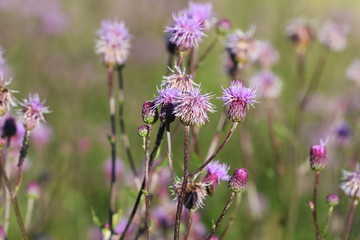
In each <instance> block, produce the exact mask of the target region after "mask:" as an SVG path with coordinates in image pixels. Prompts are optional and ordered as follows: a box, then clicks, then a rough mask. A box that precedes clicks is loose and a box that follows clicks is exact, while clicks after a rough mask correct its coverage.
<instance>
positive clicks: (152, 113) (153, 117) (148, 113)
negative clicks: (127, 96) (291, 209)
mask: <svg viewBox="0 0 360 240" xmlns="http://www.w3.org/2000/svg"><path fill="white" fill-rule="evenodd" d="M142 118H143V121H144V122H145V123H147V124H154V123H156V121H157V120H158V118H159V113H158V110H157V108H156V107H155V105H154V102H152V101H147V102H145V103H144V104H143V108H142Z"/></svg>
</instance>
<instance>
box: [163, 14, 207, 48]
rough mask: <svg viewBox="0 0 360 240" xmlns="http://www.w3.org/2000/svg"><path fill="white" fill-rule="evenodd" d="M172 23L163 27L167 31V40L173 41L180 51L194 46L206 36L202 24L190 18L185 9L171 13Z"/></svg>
mask: <svg viewBox="0 0 360 240" xmlns="http://www.w3.org/2000/svg"><path fill="white" fill-rule="evenodd" d="M173 19H174V24H173V25H172V26H170V27H166V28H165V32H168V33H169V34H170V35H169V37H170V38H169V40H170V42H172V43H175V44H176V46H177V47H178V49H179V50H180V51H186V50H188V49H190V48H193V47H196V46H197V45H198V44H199V42H200V41H201V40H202V37H204V36H206V35H205V33H204V30H205V28H204V26H203V25H202V24H201V23H200V22H199V21H197V20H196V19H194V18H190V17H189V16H188V14H187V12H186V11H181V12H179V13H178V14H173Z"/></svg>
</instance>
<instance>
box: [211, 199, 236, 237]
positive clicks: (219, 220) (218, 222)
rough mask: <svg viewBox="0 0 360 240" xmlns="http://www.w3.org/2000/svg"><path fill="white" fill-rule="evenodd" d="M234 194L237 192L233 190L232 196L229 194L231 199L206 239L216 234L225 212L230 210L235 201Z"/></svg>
mask: <svg viewBox="0 0 360 240" xmlns="http://www.w3.org/2000/svg"><path fill="white" fill-rule="evenodd" d="M234 196H235V193H234V192H231V193H230V196H229V199H228V201H227V203H226V205H225V207H224V209H223V210H222V212H221V214H220V217H219V218H218V220H217V221H216V223H215V225H214V226H212V228H211V232H210V233H209V235H208V236H207V238H206V240H210V239H211V238H212V236H213V235H214V234H215V231H216V229H217V228H218V227H219V225H220V223H221V221H222V220H223V219H224V217H225V214H226V213H227V211H228V210H229V208H230V206H231V204H232V202H233V199H234Z"/></svg>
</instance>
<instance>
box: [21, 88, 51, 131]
mask: <svg viewBox="0 0 360 240" xmlns="http://www.w3.org/2000/svg"><path fill="white" fill-rule="evenodd" d="M44 103H45V100H44V101H40V97H39V95H38V94H37V93H35V94H33V95H31V94H30V95H29V98H28V99H24V100H23V102H22V104H21V106H22V113H23V124H24V127H25V129H26V130H28V131H31V130H33V129H34V128H35V127H36V126H37V125H39V123H40V122H41V121H42V122H45V118H44V113H50V110H49V107H46V106H45V105H44Z"/></svg>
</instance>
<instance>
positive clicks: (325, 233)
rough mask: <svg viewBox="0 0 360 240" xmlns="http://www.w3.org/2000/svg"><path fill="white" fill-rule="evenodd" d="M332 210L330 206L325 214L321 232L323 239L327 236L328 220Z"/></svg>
mask: <svg viewBox="0 0 360 240" xmlns="http://www.w3.org/2000/svg"><path fill="white" fill-rule="evenodd" d="M333 210H334V207H332V206H330V207H329V210H328V212H327V215H326V221H325V226H324V229H323V233H322V237H323V238H324V239H325V237H326V236H327V231H328V228H329V222H330V218H331V215H332V212H333Z"/></svg>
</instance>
